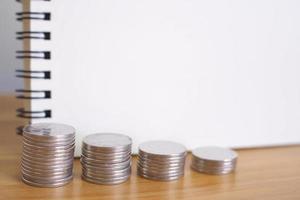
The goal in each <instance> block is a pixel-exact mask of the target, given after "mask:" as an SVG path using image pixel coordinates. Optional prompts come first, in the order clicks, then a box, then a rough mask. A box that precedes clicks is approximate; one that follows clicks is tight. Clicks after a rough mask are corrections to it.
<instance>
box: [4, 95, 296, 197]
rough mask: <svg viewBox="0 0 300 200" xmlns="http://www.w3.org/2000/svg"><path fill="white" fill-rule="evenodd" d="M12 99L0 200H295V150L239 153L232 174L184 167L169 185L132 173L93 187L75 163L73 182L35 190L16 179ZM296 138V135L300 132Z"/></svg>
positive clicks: (17, 144) (17, 142)
mask: <svg viewBox="0 0 300 200" xmlns="http://www.w3.org/2000/svg"><path fill="white" fill-rule="evenodd" d="M18 104H19V103H18V101H16V100H15V99H14V98H12V97H11V96H8V97H1V98H0V127H1V138H0V199H3V200H12V199H38V200H41V199H75V198H76V199H79V198H82V199H86V200H88V199H97V200H98V199H155V200H159V199H201V200H205V199H264V200H265V199H280V200H283V199H298V200H299V199H300V146H290V147H277V148H265V149H248V150H238V153H239V161H238V166H237V171H236V172H235V173H234V174H230V175H223V176H212V175H205V174H200V173H196V172H194V171H192V170H191V169H190V168H189V164H190V156H189V157H188V160H187V167H186V173H185V176H184V178H181V179H180V180H178V181H172V182H158V181H150V180H146V179H143V178H140V177H138V176H137V175H136V158H134V159H133V169H132V176H131V178H130V180H129V181H127V182H126V183H124V184H120V185H113V186H105V185H95V184H91V183H87V182H85V181H82V180H81V178H80V163H79V161H78V159H76V160H75V167H74V180H73V181H72V182H71V183H70V184H68V185H66V186H64V187H60V188H52V189H51V188H36V187H31V186H28V185H25V184H24V183H23V182H22V181H21V180H20V156H21V141H22V138H21V136H18V135H16V134H15V127H16V125H17V124H18V123H19V122H20V120H19V119H16V118H15V109H16V107H17V106H18ZM299 134H300V133H299Z"/></svg>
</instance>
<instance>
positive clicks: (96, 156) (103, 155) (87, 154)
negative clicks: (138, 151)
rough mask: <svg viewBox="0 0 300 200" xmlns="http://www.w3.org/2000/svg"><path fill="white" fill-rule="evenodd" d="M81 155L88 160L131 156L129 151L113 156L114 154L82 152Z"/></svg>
mask: <svg viewBox="0 0 300 200" xmlns="http://www.w3.org/2000/svg"><path fill="white" fill-rule="evenodd" d="M82 155H84V156H85V157H88V158H93V159H101V160H106V159H112V158H113V159H120V158H124V157H129V156H131V151H128V152H125V153H121V154H120V153H118V154H114V153H95V152H91V151H85V150H82Z"/></svg>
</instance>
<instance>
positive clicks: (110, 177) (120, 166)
mask: <svg viewBox="0 0 300 200" xmlns="http://www.w3.org/2000/svg"><path fill="white" fill-rule="evenodd" d="M131 146H132V140H131V138H130V137H128V136H126V135H121V134H115V133H97V134H92V135H89V136H86V137H85V138H84V139H83V143H82V155H81V165H82V178H83V179H84V180H86V181H89V182H92V183H96V184H109V185H110V184H119V183H123V182H125V181H126V180H128V178H129V177H130V175H131Z"/></svg>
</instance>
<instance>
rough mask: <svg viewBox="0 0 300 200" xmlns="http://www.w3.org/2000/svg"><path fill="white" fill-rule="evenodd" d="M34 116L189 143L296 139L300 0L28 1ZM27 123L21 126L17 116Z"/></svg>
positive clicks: (28, 105)
mask: <svg viewBox="0 0 300 200" xmlns="http://www.w3.org/2000/svg"><path fill="white" fill-rule="evenodd" d="M21 3H23V11H22V12H19V13H17V20H19V21H20V22H21V23H23V24H24V26H23V27H24V29H23V30H20V32H17V38H18V39H19V40H20V41H21V42H23V43H24V49H21V50H18V51H17V58H19V59H24V68H21V69H17V71H16V73H17V76H18V77H21V78H24V80H25V87H24V89H21V90H17V93H18V94H17V95H18V98H21V99H23V101H24V107H22V108H20V109H18V110H17V113H18V116H20V117H23V118H29V119H30V123H38V122H57V123H65V124H69V125H72V126H74V127H75V128H76V130H77V132H76V137H77V141H76V145H77V146H76V155H77V156H78V155H80V146H81V139H82V137H84V136H86V135H88V134H92V133H99V132H116V133H123V134H126V135H129V136H130V137H131V138H132V139H133V143H134V146H133V150H134V152H136V150H137V146H138V144H140V143H141V142H144V141H147V140H160V139H163V140H172V141H175V142H180V143H182V144H184V145H185V146H186V147H187V148H188V149H192V148H195V147H198V146H208V145H216V146H225V147H232V148H240V147H243V148H244V147H259V146H272V145H286V144H297V143H300V123H299V122H300V114H299V113H300V79H299V77H300V56H299V55H300V48H299V46H300V12H299V10H300V3H299V1H292V0H288V1H286V0H274V1H268V0H251V1H246V0H242V1H241V0H212V1H204V0H151V1H148V0H110V1H105V0H89V1H83V0H31V1H30V0H23V1H21ZM21 125H22V124H21Z"/></svg>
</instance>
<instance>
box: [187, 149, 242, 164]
mask: <svg viewBox="0 0 300 200" xmlns="http://www.w3.org/2000/svg"><path fill="white" fill-rule="evenodd" d="M192 155H193V156H194V157H196V158H200V159H202V160H209V161H220V162H224V161H232V160H234V159H236V158H237V157H238V154H237V153H236V152H235V151H233V150H231V149H227V148H222V147H199V148H197V149H194V150H193V151H192Z"/></svg>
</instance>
